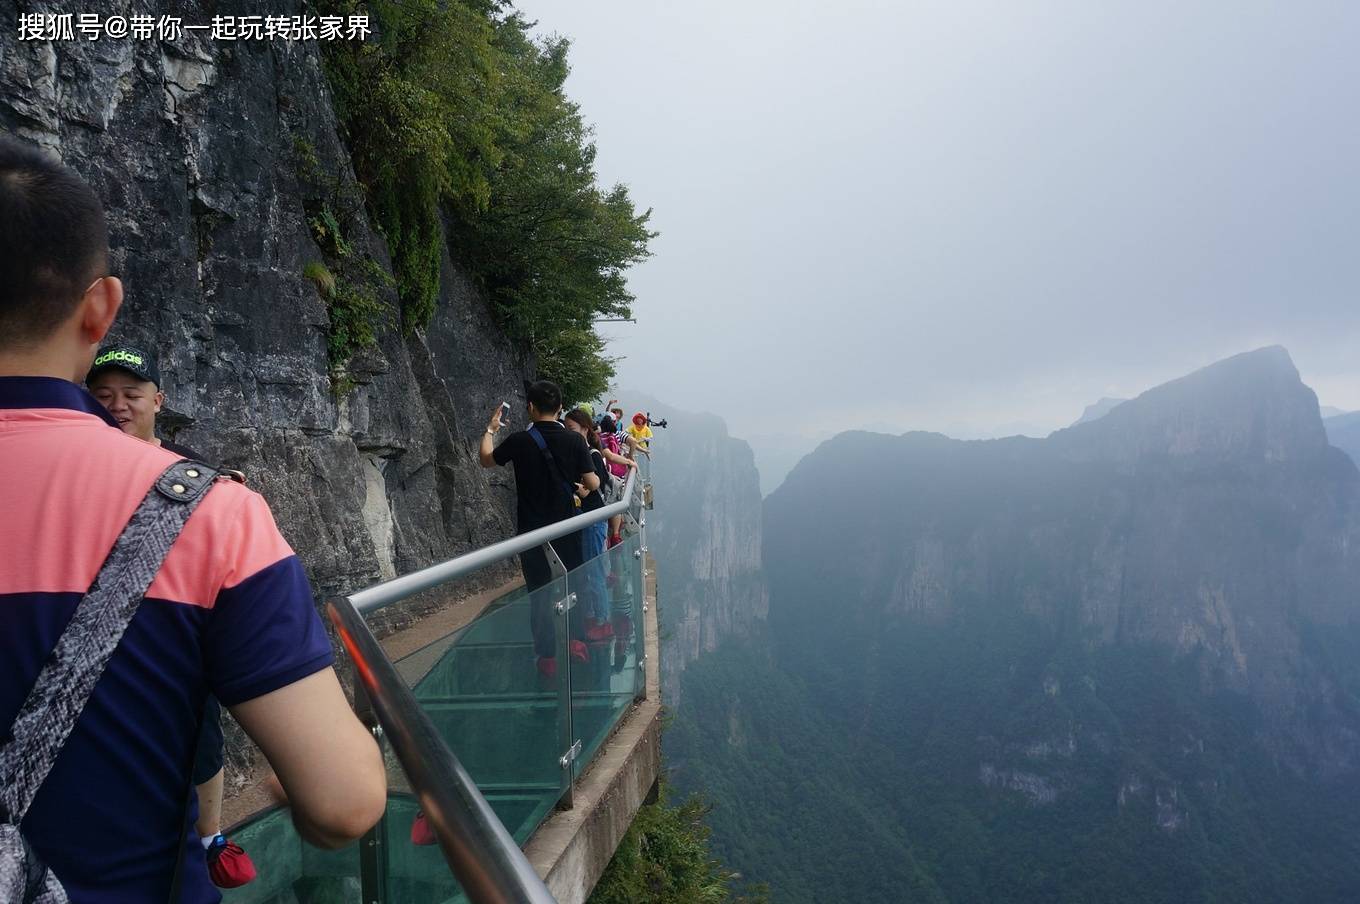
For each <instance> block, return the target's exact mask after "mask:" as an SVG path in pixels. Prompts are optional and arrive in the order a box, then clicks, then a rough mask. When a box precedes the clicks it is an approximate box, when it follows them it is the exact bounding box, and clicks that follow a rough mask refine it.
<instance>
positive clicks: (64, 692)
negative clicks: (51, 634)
mask: <svg viewBox="0 0 1360 904" xmlns="http://www.w3.org/2000/svg"><path fill="white" fill-rule="evenodd" d="M216 478H217V471H215V470H214V469H212V468H209V467H208V466H207V465H204V464H201V463H199V462H194V461H179V462H176V463H175V464H173V465H171V466H170V467H168V468H166V469H165V472H164V473H162V474H161V476H160V477H159V478H158V479H157V480H156V482H155V483H154V484H153V485H152V487H151V489H150V490H149V491H148V492H147V494H146V498H145V499H143V500H142V502H141V504H140V505H139V506H138V507H137V510H136V511H135V512H133V514H132V518H131V520H129V521H128V523H127V526H126V527H124V528H123V532H122V533H121V534H120V535H119V536H118V539H117V541H115V542H114V544H113V550H112V551H111V552H110V553H109V557H108V558H107V559H105V560H104V564H103V566H102V567H100V569H99V574H98V575H96V576H95V579H94V583H92V584H91V585H90V589H89V590H88V591H87V592H86V594H85V596H84V597H83V598H82V599H81V600H80V602H79V603H78V604H77V605H76V611H75V614H74V615H72V616H71V621H70V623H69V624H67V626H66V630H64V631H63V632H62V634H61V637H59V638H58V639H57V645H56V647H55V648H54V649H53V650H52V653H51V655H50V656H49V657H48V658H47V662H46V664H45V665H44V666H43V668H42V671H41V672H39V674H38V680H37V681H36V682H35V683H34V685H33V689H32V690H31V691H29V693H28V698H27V699H26V700H24V704H23V706H22V707H20V709H19V715H18V716H16V717H15V719H14V725H13V728H12V732H11V733H12V739H11V740H10V742H9V743H8V744H6V745H5V746H4V747H3V748H0V810H2V811H3V812H0V821H4V822H8V823H10V824H11V825H15V826H17V825H19V823H20V822H21V821H22V820H23V818H24V816H25V814H27V813H28V808H29V806H30V805H31V804H32V803H33V798H34V797H35V796H37V793H38V789H39V788H40V787H42V783H43V781H44V780H45V779H46V778H47V774H48V773H49V772H50V771H51V770H52V765H53V763H55V762H56V759H57V755H58V754H59V753H61V749H62V747H63V746H64V745H65V743H66V739H67V738H68V737H69V736H70V734H71V731H72V729H74V728H75V724H76V720H77V719H79V718H80V714H81V712H82V711H83V710H84V709H85V704H86V703H88V702H89V699H90V695H91V694H92V693H93V692H94V687H95V684H96V683H97V682H98V681H99V678H100V676H101V675H102V674H103V673H104V667H105V666H107V665H108V663H109V659H110V658H112V656H113V652H114V650H115V649H116V648H117V646H118V643H119V641H121V640H122V639H123V633H124V632H125V631H126V630H127V627H128V625H129V624H130V623H131V622H132V618H133V616H134V615H136V614H137V607H138V606H139V605H140V604H141V602H142V597H143V596H145V595H146V591H147V589H148V588H149V587H150V586H151V582H152V580H153V579H154V578H155V577H156V573H157V572H159V571H160V569H161V564H162V563H163V562H164V561H165V557H166V555H168V554H169V552H170V547H171V546H172V545H173V544H174V542H175V540H176V539H178V537H179V534H180V531H181V530H183V529H184V524H185V522H187V521H188V520H189V516H190V515H191V514H193V511H194V509H196V508H197V507H198V505H199V503H201V502H202V501H203V499H204V497H205V496H206V495H207V492H208V490H209V489H211V488H212V485H213V482H214V481H215V480H216Z"/></svg>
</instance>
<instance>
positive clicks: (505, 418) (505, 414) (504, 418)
mask: <svg viewBox="0 0 1360 904" xmlns="http://www.w3.org/2000/svg"><path fill="white" fill-rule="evenodd" d="M509 420H510V403H509V402H501V426H502V427H504V426H506V424H508V423H509Z"/></svg>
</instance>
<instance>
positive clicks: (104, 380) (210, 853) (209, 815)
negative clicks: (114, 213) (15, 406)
mask: <svg viewBox="0 0 1360 904" xmlns="http://www.w3.org/2000/svg"><path fill="white" fill-rule="evenodd" d="M160 382H161V372H160V367H159V365H158V364H157V361H156V356H155V355H154V354H152V353H150V352H146V351H143V350H142V349H139V348H134V347H133V346H130V345H108V346H105V347H104V348H101V349H100V350H99V354H97V355H95V358H94V366H93V367H91V368H90V373H89V374H88V375H87V376H86V377H85V385H86V386H87V387H88V388H89V390H90V394H91V395H93V396H94V397H95V398H96V399H98V400H99V403H100V404H101V405H103V406H104V407H105V408H107V409H108V410H109V414H111V415H113V419H114V420H116V421H117V422H118V426H119V427H120V428H122V430H123V432H124V433H127V434H130V435H132V436H135V437H137V438H138V439H140V440H143V441H145V442H148V443H151V444H153V445H157V446H160V447H161V448H163V449H166V450H167V451H170V452H173V453H175V454H176V455H179V456H182V457H183V458H188V459H191V460H193V461H203V458H202V456H200V455H199V454H198V453H197V452H194V451H193V450H192V449H188V448H185V447H184V446H179V445H176V444H174V443H171V442H168V441H166V440H162V439H160V438H159V437H158V436H156V415H157V414H159V413H160V410H161V407H162V406H163V405H164V404H165V393H163V392H161V387H160ZM204 464H207V462H204ZM202 718H203V721H202V724H201V726H200V728H199V733H198V747H197V748H196V750H195V752H194V768H193V782H194V786H195V788H196V791H197V794H198V821H197V823H196V824H195V829H196V831H197V832H198V835H199V837H200V838H201V839H202V841H203V847H204V850H205V851H206V854H207V860H208V875H210V876H211V877H212V880H213V883H214V884H216V885H217V886H218V887H220V888H237V887H239V886H241V885H245V884H246V883H247V882H250V881H251V880H252V879H254V878H255V865H254V864H253V863H252V862H251V860H250V856H249V855H248V854H246V852H245V851H243V850H241V848H240V846H239V845H237V844H236V843H235V842H233V841H228V840H227V838H226V836H224V835H223V834H222V791H223V775H222V743H223V742H222V708H221V706H220V705H219V704H218V702H217V698H216V697H214V696H212V695H211V694H209V695H208V698H207V700H206V702H205V703H204V707H203V717H202Z"/></svg>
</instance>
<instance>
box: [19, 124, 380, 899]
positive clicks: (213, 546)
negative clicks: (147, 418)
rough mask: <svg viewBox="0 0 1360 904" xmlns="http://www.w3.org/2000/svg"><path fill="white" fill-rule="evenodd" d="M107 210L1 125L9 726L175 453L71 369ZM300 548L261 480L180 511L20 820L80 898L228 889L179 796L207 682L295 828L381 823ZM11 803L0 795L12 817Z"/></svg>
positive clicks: (97, 324)
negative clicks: (287, 534) (278, 520)
mask: <svg viewBox="0 0 1360 904" xmlns="http://www.w3.org/2000/svg"><path fill="white" fill-rule="evenodd" d="M107 260H108V249H107V233H106V226H105V221H104V214H103V210H102V207H101V205H100V203H99V200H98V199H97V197H95V195H94V193H93V192H92V191H91V190H90V189H89V188H88V186H86V185H85V184H84V183H83V182H82V181H81V180H80V179H79V177H77V176H76V175H75V174H74V173H72V172H71V171H70V170H68V169H66V168H65V167H63V166H62V165H60V164H59V163H57V162H55V161H54V160H52V159H50V158H48V157H47V156H46V155H45V154H43V153H41V152H39V151H37V150H36V149H34V148H32V147H30V146H28V145H25V144H22V143H19V142H17V141H13V140H10V139H4V138H0V550H3V554H2V555H0V743H3V742H4V741H6V740H8V738H9V733H10V730H11V725H12V722H13V720H14V716H15V714H16V713H17V712H18V709H19V707H20V705H21V704H22V703H23V701H24V699H25V697H26V696H27V694H28V692H29V690H30V689H31V688H32V686H33V684H34V681H35V679H36V677H37V675H38V672H39V670H40V668H41V667H42V664H43V662H44V660H45V659H46V658H47V656H48V655H49V653H50V652H51V651H52V648H53V646H54V645H55V643H56V641H57V638H58V637H59V636H60V634H61V632H62V630H63V629H64V628H65V626H66V624H67V621H68V620H69V619H70V616H71V613H72V612H73V611H74V609H75V607H76V604H77V602H78V601H79V600H80V599H81V597H82V595H83V594H84V593H85V591H86V590H87V589H88V588H89V586H90V582H91V581H92V580H93V579H94V577H95V574H96V573H97V572H98V571H99V568H100V566H101V564H102V563H103V561H104V559H105V557H106V556H107V555H108V553H109V551H110V549H111V548H112V547H113V544H114V541H115V539H116V538H117V536H118V535H119V533H120V532H121V531H122V529H123V527H124V525H125V524H126V523H127V521H128V519H129V517H130V516H131V515H132V512H133V510H134V509H136V507H137V505H138V503H139V502H140V501H141V500H142V498H143V497H144V496H145V495H146V493H147V491H148V489H149V488H150V487H151V484H152V482H153V481H154V480H155V479H156V478H157V477H158V476H159V475H160V474H161V472H162V471H163V470H164V469H165V468H166V467H167V466H168V465H170V464H171V463H172V462H174V461H175V460H176V458H177V456H175V455H174V454H173V453H171V452H169V451H167V450H165V449H162V448H159V447H157V446H154V445H151V444H149V443H145V442H142V441H141V440H138V439H136V438H134V437H132V436H128V435H126V434H124V433H123V432H122V431H120V430H119V429H118V428H117V424H116V422H115V421H114V420H113V419H112V418H111V417H110V416H109V414H108V413H107V411H106V410H105V409H104V407H103V406H102V405H100V404H99V403H98V402H97V401H95V400H94V399H93V398H92V397H91V396H90V395H88V394H87V393H86V392H85V391H84V390H83V389H82V388H80V386H78V385H77V383H76V381H77V380H80V379H81V378H82V377H83V376H84V375H85V373H86V372H87V371H88V369H89V367H90V363H91V361H92V360H93V357H94V351H95V349H96V348H97V347H98V345H99V343H100V341H101V340H102V339H103V338H104V336H105V334H106V333H107V332H108V330H109V328H110V326H111V325H112V323H113V320H114V317H115V315H116V314H117V311H118V308H119V305H120V304H121V302H122V295H123V292H122V286H121V283H120V282H119V280H118V279H117V278H115V277H113V276H110V275H108V272H107V269H106V267H107ZM331 661H332V655H331V648H330V644H329V642H328V640H327V637H326V634H325V632H324V630H323V629H322V626H321V622H320V619H319V618H318V616H317V614H316V611H315V608H314V605H313V600H312V595H311V591H310V588H309V586H308V583H307V579H306V575H305V574H304V573H303V570H302V566H301V564H300V563H299V562H298V559H297V557H296V556H295V555H294V554H293V551H292V550H291V549H290V548H289V546H288V544H287V542H286V541H285V540H284V539H283V537H282V536H281V535H280V534H279V531H278V528H277V527H276V526H275V523H274V520H273V517H272V515H271V514H270V511H269V507H268V505H266V504H265V502H264V500H263V499H262V498H261V497H260V496H259V495H258V494H256V493H254V492H252V491H250V490H248V489H246V487H244V486H242V485H240V484H237V483H232V482H227V481H223V482H219V484H218V485H217V486H216V487H214V488H213V490H212V491H211V492H210V493H209V494H208V496H207V497H206V498H205V500H204V501H203V503H202V504H201V506H200V507H199V508H198V509H197V511H195V512H194V514H193V515H192V516H191V517H190V519H189V521H188V523H187V524H186V526H185V528H184V531H183V533H182V534H181V535H180V537H179V539H178V541H177V542H176V543H175V545H174V547H173V548H172V549H171V550H170V554H169V556H168V558H167V559H166V561H165V564H164V566H163V567H162V569H161V571H160V573H159V574H158V575H157V577H156V579H155V581H154V582H153V583H152V585H151V588H150V590H149V591H148V592H147V594H146V597H145V598H144V600H143V602H142V603H141V606H140V608H139V609H138V611H137V614H136V616H135V617H134V619H133V621H132V623H131V625H130V626H129V627H128V630H127V633H126V634H125V635H124V637H123V640H122V642H121V644H120V645H119V647H118V648H117V650H116V651H115V653H114V655H113V658H112V659H111V660H110V662H109V665H108V668H107V670H106V671H105V672H104V674H103V676H102V677H101V678H100V680H99V683H98V684H97V685H96V687H95V690H94V694H93V696H92V697H91V698H90V701H89V703H88V705H87V706H86V707H85V710H84V711H83V712H82V713H81V716H80V719H79V721H78V722H77V723H76V726H75V729H74V731H73V732H72V734H71V736H70V738H69V739H68V741H67V743H66V745H65V747H64V748H63V749H62V752H61V754H60V756H59V757H58V759H57V761H56V764H55V765H54V767H53V768H52V771H51V773H50V774H49V775H48V777H47V779H46V781H45V782H44V784H43V785H42V787H41V789H40V790H39V791H38V794H37V797H36V799H35V800H34V803H33V806H32V808H31V809H30V810H29V812H28V814H27V816H26V818H25V819H24V821H23V823H22V831H23V834H24V837H25V838H26V839H27V840H28V841H29V843H30V844H31V845H32V846H33V848H34V850H35V851H36V853H37V855H38V856H39V857H40V858H41V859H42V861H43V862H45V863H46V864H47V866H48V867H49V868H50V869H51V870H52V872H53V873H54V874H55V875H56V876H57V878H58V879H59V880H60V881H61V882H62V884H63V885H64V886H65V888H66V889H67V891H68V893H69V894H70V896H71V900H72V901H73V902H75V904H82V902H124V901H164V900H166V898H167V895H168V893H169V890H170V887H171V879H172V876H173V875H174V873H175V871H176V863H177V861H179V860H180V850H181V848H183V850H184V855H183V856H184V859H183V863H182V866H181V868H180V870H181V878H180V889H181V891H180V900H181V901H184V902H193V904H199V902H215V901H218V900H219V899H220V895H219V893H218V892H217V890H216V889H215V888H214V887H213V885H212V884H211V882H209V880H208V876H207V871H206V868H205V866H204V859H203V848H202V845H201V844H200V843H199V841H198V839H197V838H196V837H195V836H194V833H193V829H192V827H193V824H194V813H193V812H192V808H190V812H185V806H184V802H185V799H186V793H187V791H188V787H189V784H188V783H189V766H190V761H191V755H192V751H193V746H194V743H195V740H196V737H197V728H198V720H199V718H200V713H201V712H202V710H203V701H204V698H205V695H207V694H208V693H209V692H211V693H212V694H214V695H215V696H216V697H217V698H218V699H219V700H221V702H222V703H223V704H224V705H226V706H227V707H228V708H229V709H230V710H231V711H232V713H233V715H235V717H236V719H237V721H238V722H240V724H241V726H242V727H243V728H244V729H245V730H246V732H247V733H248V734H249V735H250V736H251V738H253V739H254V740H255V741H256V742H257V743H258V744H259V746H260V748H261V750H262V751H263V753H264V755H265V757H266V758H267V759H268V760H269V762H270V764H271V765H272V766H273V768H274V769H275V772H276V774H277V776H278V779H279V783H280V785H281V786H282V789H283V791H284V792H285V793H286V795H287V797H288V801H289V803H290V805H291V807H292V810H293V819H294V822H295V824H296V825H297V827H298V830H299V832H300V834H301V835H302V836H303V837H304V838H305V839H307V840H308V841H310V842H312V843H313V844H318V845H322V846H327V847H337V846H341V845H343V844H346V843H349V842H350V841H352V840H354V839H355V838H357V837H358V836H359V835H361V834H362V833H363V832H364V831H366V830H367V829H368V828H369V827H370V826H371V825H373V824H374V822H376V821H377V819H378V818H379V816H380V815H381V813H382V810H383V808H384V805H385V801H386V784H385V776H384V771H383V765H382V761H381V758H380V756H379V754H378V750H377V746H376V745H375V743H374V741H373V739H372V737H370V736H369V734H368V732H367V731H366V730H365V729H364V727H363V726H362V725H361V724H360V723H359V721H358V720H357V719H356V718H355V717H354V715H353V713H352V712H351V711H350V709H349V706H348V704H347V702H346V700H345V697H344V693H343V691H342V690H341V688H340V684H339V682H338V681H337V679H336V676H335V673H334V671H333V669H332V668H331ZM0 816H2V814H0Z"/></svg>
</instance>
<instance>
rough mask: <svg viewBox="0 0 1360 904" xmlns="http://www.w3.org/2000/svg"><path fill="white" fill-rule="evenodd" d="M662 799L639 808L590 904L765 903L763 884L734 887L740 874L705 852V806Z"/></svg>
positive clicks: (664, 788) (694, 800)
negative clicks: (723, 865)
mask: <svg viewBox="0 0 1360 904" xmlns="http://www.w3.org/2000/svg"><path fill="white" fill-rule="evenodd" d="M667 797H668V786H667V785H666V784H664V783H663V784H662V790H661V799H660V800H659V801H658V802H657V803H654V804H648V805H647V806H644V807H643V808H642V809H640V810H639V811H638V814H637V817H636V818H635V819H634V820H633V824H632V826H631V827H630V828H629V829H628V833H627V834H626V835H624V837H623V841H621V842H620V843H619V847H618V850H617V851H615V852H614V859H613V860H611V861H609V866H608V867H607V868H606V869H605V871H604V875H603V876H601V877H600V881H599V883H597V884H596V886H595V890H594V892H592V893H591V896H590V904H767V902H768V901H769V894H768V893H767V892H766V890H765V889H764V887H763V886H757V887H754V888H749V889H744V890H738V889H737V888H735V887H734V886H735V885H736V884H737V883H738V882H739V881H740V879H741V877H740V876H738V875H737V874H736V873H733V872H730V871H729V870H726V869H724V868H723V867H722V866H721V865H720V864H719V863H718V862H717V861H716V860H714V859H713V857H712V856H711V855H710V853H709V849H708V836H709V834H710V829H709V828H708V826H707V825H706V824H705V821H704V820H705V819H706V818H707V816H708V812H709V808H708V806H707V805H706V804H705V803H704V802H703V801H702V800H701V799H700V798H698V797H695V796H691V797H689V798H688V799H686V800H685V801H684V802H682V803H680V804H678V805H675V806H672V805H671V804H670V802H669V801H668V800H667Z"/></svg>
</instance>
